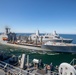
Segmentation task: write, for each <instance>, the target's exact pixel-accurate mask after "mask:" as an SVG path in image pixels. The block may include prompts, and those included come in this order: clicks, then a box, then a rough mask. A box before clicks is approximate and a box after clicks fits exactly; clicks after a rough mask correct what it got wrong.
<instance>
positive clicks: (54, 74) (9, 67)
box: [0, 61, 59, 75]
mask: <svg viewBox="0 0 76 75" xmlns="http://www.w3.org/2000/svg"><path fill="white" fill-rule="evenodd" d="M6 64H7V63H5V62H3V61H0V68H1V69H3V70H7V73H9V72H10V73H12V75H15V74H17V75H20V74H21V75H28V74H29V75H35V74H37V75H42V74H40V73H37V72H36V73H31V72H28V71H27V70H22V69H20V68H18V67H14V66H12V65H10V64H7V67H5V65H6ZM49 72H50V74H51V73H52V75H59V74H58V73H57V72H54V71H49ZM46 75H48V74H46Z"/></svg>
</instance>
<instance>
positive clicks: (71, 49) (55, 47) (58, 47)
mask: <svg viewBox="0 0 76 75" xmlns="http://www.w3.org/2000/svg"><path fill="white" fill-rule="evenodd" d="M41 47H42V48H44V49H49V50H50V51H51V52H59V53H60V52H68V53H76V44H72V43H64V42H51V41H48V42H46V43H45V44H43V45H42V46H41Z"/></svg>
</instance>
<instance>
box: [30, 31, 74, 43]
mask: <svg viewBox="0 0 76 75" xmlns="http://www.w3.org/2000/svg"><path fill="white" fill-rule="evenodd" d="M30 38H31V40H33V41H35V40H36V39H37V40H38V41H40V40H41V39H42V41H43V42H47V41H51V42H62V41H63V42H65V43H71V42H72V41H73V39H68V38H63V37H61V36H60V35H59V34H57V33H56V31H54V32H53V33H50V34H44V35H40V33H39V30H38V31H36V33H35V34H32V35H30V36H29V39H30Z"/></svg>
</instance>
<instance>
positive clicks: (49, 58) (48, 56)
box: [0, 33, 76, 65]
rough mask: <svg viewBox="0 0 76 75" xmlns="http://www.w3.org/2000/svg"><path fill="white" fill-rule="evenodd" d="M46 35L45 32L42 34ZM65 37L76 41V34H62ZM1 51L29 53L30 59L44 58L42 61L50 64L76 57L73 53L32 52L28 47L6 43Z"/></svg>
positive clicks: (57, 63) (1, 46)
mask: <svg viewBox="0 0 76 75" xmlns="http://www.w3.org/2000/svg"><path fill="white" fill-rule="evenodd" d="M31 34H32V33H17V35H23V36H24V35H27V36H29V35H31ZM41 35H44V34H41ZM60 36H61V37H63V38H70V39H73V42H72V43H76V34H60ZM0 51H2V52H4V53H6V54H7V55H8V54H9V55H13V54H14V55H17V56H19V55H21V54H23V53H25V54H28V55H29V56H30V59H34V58H36V59H42V61H43V62H44V63H46V64H50V63H51V62H52V63H53V65H59V64H60V63H62V62H68V63H70V62H71V60H72V59H73V58H76V54H74V53H73V54H72V53H51V52H49V53H45V54H43V53H41V52H32V51H31V50H30V51H29V50H28V49H23V48H15V47H9V46H5V45H0Z"/></svg>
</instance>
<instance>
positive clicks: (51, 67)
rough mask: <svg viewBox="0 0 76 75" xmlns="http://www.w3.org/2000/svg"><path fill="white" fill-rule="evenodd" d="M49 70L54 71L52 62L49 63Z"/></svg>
mask: <svg viewBox="0 0 76 75" xmlns="http://www.w3.org/2000/svg"><path fill="white" fill-rule="evenodd" d="M50 71H51V72H52V71H54V67H53V64H52V63H51V64H50Z"/></svg>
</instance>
